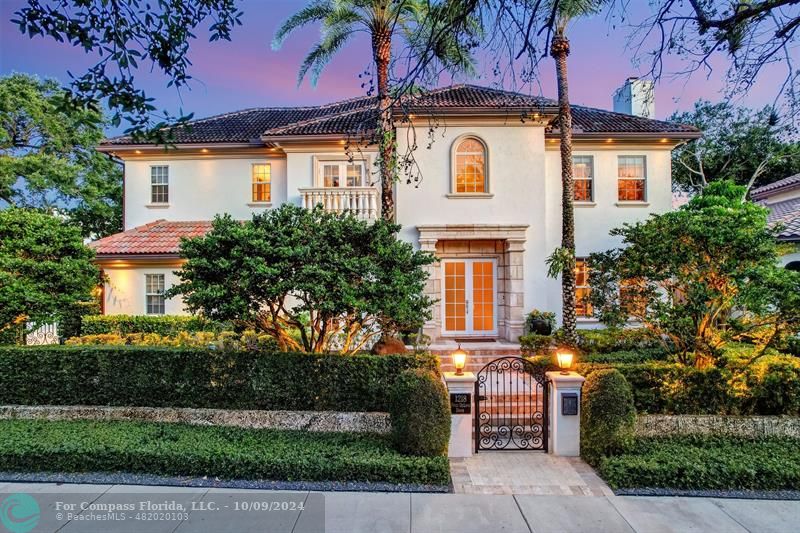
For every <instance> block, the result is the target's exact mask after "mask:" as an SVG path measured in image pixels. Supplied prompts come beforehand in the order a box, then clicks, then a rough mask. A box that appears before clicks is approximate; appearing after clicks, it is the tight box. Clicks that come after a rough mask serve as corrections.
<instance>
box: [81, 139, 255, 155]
mask: <svg viewBox="0 0 800 533" xmlns="http://www.w3.org/2000/svg"><path fill="white" fill-rule="evenodd" d="M263 147H265V145H264V144H263V142H255V141H253V142H204V143H175V144H101V145H99V146H98V147H97V148H96V150H97V151H98V152H120V151H123V150H141V151H148V152H154V151H157V150H160V151H167V150H170V149H178V150H181V149H183V150H192V149H195V150H197V149H203V148H263ZM266 147H267V148H269V146H266Z"/></svg>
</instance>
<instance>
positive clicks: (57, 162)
mask: <svg viewBox="0 0 800 533" xmlns="http://www.w3.org/2000/svg"><path fill="white" fill-rule="evenodd" d="M64 98H65V94H64V91H63V90H62V89H60V87H59V85H58V83H57V82H56V81H54V80H46V81H41V80H39V79H38V78H35V77H33V76H30V75H27V74H12V75H10V76H6V77H4V78H0V203H3V202H4V203H6V204H8V205H11V206H15V207H28V208H39V209H45V210H50V211H59V212H62V213H64V214H66V215H68V216H69V218H70V219H71V220H72V221H73V222H74V223H75V224H77V225H78V226H80V228H81V230H82V234H83V236H84V237H89V236H98V237H102V236H105V235H108V234H111V233H114V232H117V231H120V230H121V228H122V170H121V168H120V166H119V165H118V164H117V163H115V162H114V161H112V160H111V159H110V158H109V157H108V156H106V155H104V154H101V153H99V152H97V151H95V147H96V146H97V144H98V143H99V142H100V141H101V140H102V139H103V126H104V122H103V117H102V115H101V114H100V113H99V112H96V111H87V110H84V109H76V108H73V107H69V106H65V105H64Z"/></svg>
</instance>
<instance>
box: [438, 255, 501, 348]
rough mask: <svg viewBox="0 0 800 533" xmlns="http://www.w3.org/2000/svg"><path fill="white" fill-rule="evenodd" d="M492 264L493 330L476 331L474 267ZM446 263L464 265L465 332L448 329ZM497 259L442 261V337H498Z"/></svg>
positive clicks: (468, 258)
mask: <svg viewBox="0 0 800 533" xmlns="http://www.w3.org/2000/svg"><path fill="white" fill-rule="evenodd" d="M484 262H486V263H488V262H491V263H492V273H493V274H494V280H493V281H492V313H493V319H494V321H493V324H492V327H493V329H492V330H491V331H489V330H476V329H475V324H474V318H475V316H474V314H473V307H474V305H475V301H474V300H472V301H471V300H470V299H473V298H474V287H473V265H474V264H475V263H484ZM445 263H464V294H465V303H464V306H465V315H464V325H465V326H466V329H464V330H452V331H451V330H448V329H447V309H446V305H447V284H446V283H445V280H444V276H445ZM497 263H498V261H497V258H495V257H464V258H461V257H459V258H456V257H450V258H445V259H442V263H441V264H442V284H441V285H442V289H441V291H440V305H441V313H442V336H444V337H495V336H497V324H498V322H499V317H498V316H497V313H498V308H499V305H498V301H497V284H498V278H499V276H500V273H499V272H498V271H497Z"/></svg>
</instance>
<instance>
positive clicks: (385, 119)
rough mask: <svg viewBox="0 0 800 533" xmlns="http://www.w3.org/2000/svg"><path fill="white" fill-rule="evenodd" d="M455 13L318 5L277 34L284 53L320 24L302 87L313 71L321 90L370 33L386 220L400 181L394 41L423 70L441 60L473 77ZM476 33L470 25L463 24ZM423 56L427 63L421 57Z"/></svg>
mask: <svg viewBox="0 0 800 533" xmlns="http://www.w3.org/2000/svg"><path fill="white" fill-rule="evenodd" d="M450 16H452V15H451V10H448V9H446V8H445V6H443V5H437V4H433V3H432V2H431V1H430V0H314V1H312V2H311V3H310V4H309V5H307V6H306V7H305V8H303V9H301V10H300V11H298V12H297V13H295V14H294V15H292V16H291V17H290V18H289V19H288V20H287V21H286V22H284V23H283V25H282V26H281V27H280V28H279V29H278V31H277V32H276V34H275V39H274V40H273V43H272V46H273V48H274V49H278V48H280V46H281V44H282V43H283V41H284V40H285V39H286V37H287V36H288V35H289V34H290V33H291V32H292V31H294V30H296V29H298V28H301V27H303V26H306V25H308V24H312V23H317V22H319V23H320V24H321V26H322V28H321V38H320V40H319V42H317V44H316V45H314V47H313V48H312V49H311V51H310V52H309V53H308V55H307V56H306V58H305V60H304V61H303V64H302V66H301V67H300V72H299V74H298V85H299V84H300V83H301V82H302V81H303V78H304V77H305V76H306V74H308V72H309V71H311V81H312V83H313V84H316V82H317V80H318V79H319V76H320V74H321V73H322V70H323V69H324V68H325V65H327V64H328V62H329V61H330V60H331V59H332V58H333V56H334V55H336V52H338V51H339V50H340V49H341V48H342V47H343V46H344V45H345V44H346V43H347V41H348V39H350V37H352V36H353V35H355V34H356V33H357V32H367V33H368V34H369V36H370V39H371V43H372V58H373V60H374V61H375V71H376V75H377V81H378V116H379V120H378V124H377V126H378V130H377V131H378V133H377V138H378V146H379V158H378V163H379V166H380V175H381V212H382V216H383V218H385V219H387V220H392V219H393V218H394V197H393V194H392V188H393V186H394V180H395V169H396V161H395V139H394V131H393V127H392V100H393V96H394V97H395V98H396V97H397V96H398V95H392V94H391V93H390V87H389V69H390V63H391V60H392V38H393V37H394V36H395V35H396V34H397V33H398V32H399V33H402V34H403V36H404V37H405V38H406V41H407V43H408V45H409V49H410V50H412V51H413V52H415V53H417V54H418V61H419V62H420V64H423V65H426V64H429V60H434V59H435V60H438V61H439V62H440V63H441V65H442V66H443V67H444V68H445V69H447V70H450V71H451V72H457V71H465V70H466V71H468V70H470V69H471V66H472V58H471V56H470V53H469V52H468V51H467V50H466V49H465V48H464V47H463V46H462V45H461V43H460V42H459V40H458V37H457V34H458V33H457V32H453V31H440V30H441V29H442V28H445V27H447V28H449V29H451V30H452V28H453V27H455V25H454V24H453V22H454V21H453V20H450V19H449V18H447V17H450ZM462 26H463V27H468V29H469V30H471V31H474V30H475V27H474V26H473V25H471V24H463V25H462ZM419 54H422V55H423V56H424V57H419Z"/></svg>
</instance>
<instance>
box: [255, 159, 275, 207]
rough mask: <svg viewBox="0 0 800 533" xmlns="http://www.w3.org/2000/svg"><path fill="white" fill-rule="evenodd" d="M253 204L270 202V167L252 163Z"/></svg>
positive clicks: (265, 164)
mask: <svg viewBox="0 0 800 533" xmlns="http://www.w3.org/2000/svg"><path fill="white" fill-rule="evenodd" d="M252 174H253V196H252V200H253V202H270V201H272V165H270V164H269V163H253V171H252Z"/></svg>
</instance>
